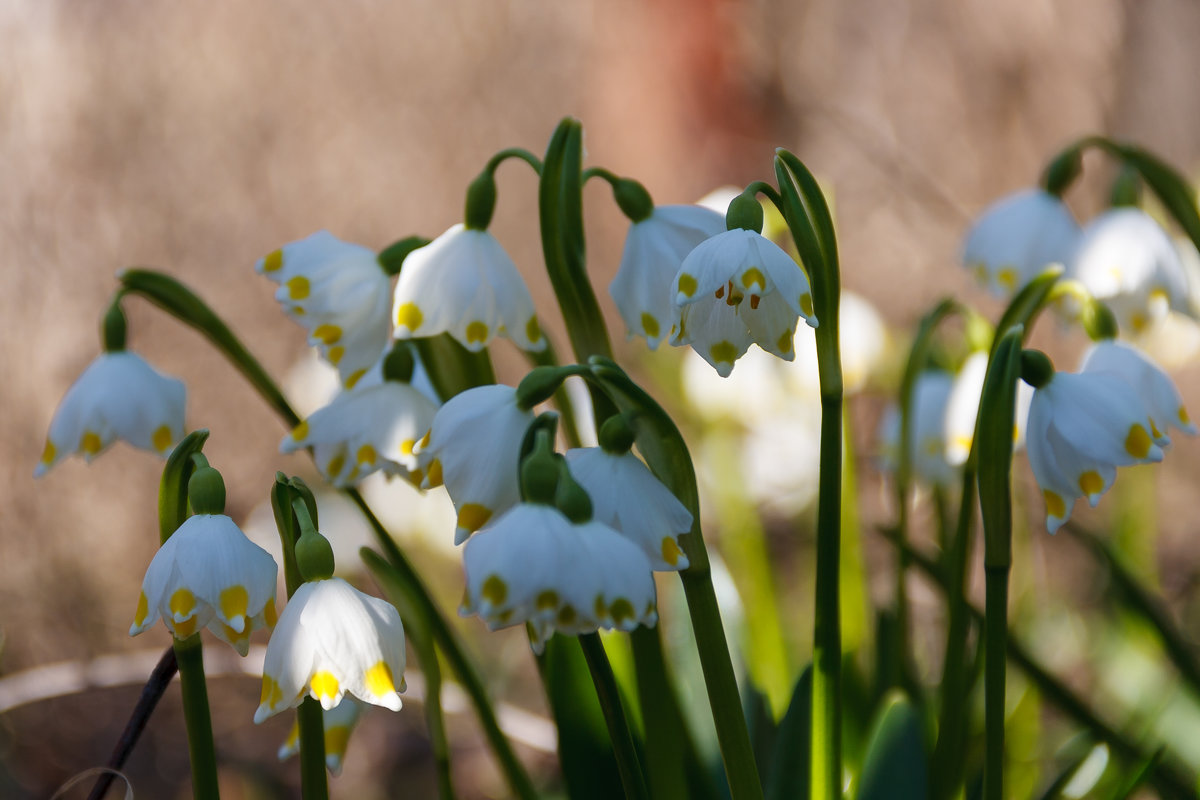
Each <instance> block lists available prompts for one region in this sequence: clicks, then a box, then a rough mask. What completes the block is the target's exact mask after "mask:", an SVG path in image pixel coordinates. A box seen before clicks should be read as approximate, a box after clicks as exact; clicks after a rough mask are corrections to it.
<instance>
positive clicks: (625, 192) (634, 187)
mask: <svg viewBox="0 0 1200 800" xmlns="http://www.w3.org/2000/svg"><path fill="white" fill-rule="evenodd" d="M613 198H614V199H615V200H616V201H617V205H618V206H620V207H621V211H622V212H623V213H624V214H625V216H627V217H629V221H630V222H634V223H637V222H641V221H642V220H644V219H647V218H649V216H650V215H651V214H653V213H654V201H653V200H652V199H651V198H650V193H649V192H647V191H646V187H644V186H642V185H641V184H640V183H638V182H637V181H635V180H631V179H629V178H621V179H620V180H617V181H615V182H614V183H613Z"/></svg>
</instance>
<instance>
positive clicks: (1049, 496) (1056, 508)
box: [1042, 489, 1067, 519]
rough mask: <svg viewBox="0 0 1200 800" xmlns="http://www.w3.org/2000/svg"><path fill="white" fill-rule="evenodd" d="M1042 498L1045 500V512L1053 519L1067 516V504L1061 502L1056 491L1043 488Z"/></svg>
mask: <svg viewBox="0 0 1200 800" xmlns="http://www.w3.org/2000/svg"><path fill="white" fill-rule="evenodd" d="M1042 498H1043V499H1044V500H1045V501H1046V513H1047V514H1049V515H1050V516H1052V517H1054V518H1055V519H1063V518H1064V517H1066V516H1067V504H1066V503H1064V502H1063V499H1062V496H1061V495H1059V494H1058V493H1057V492H1052V491H1050V490H1049V489H1043V490H1042Z"/></svg>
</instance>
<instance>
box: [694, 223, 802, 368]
mask: <svg viewBox="0 0 1200 800" xmlns="http://www.w3.org/2000/svg"><path fill="white" fill-rule="evenodd" d="M801 316H803V317H804V319H805V321H806V322H807V323H808V324H809V325H811V326H812V327H814V328H815V327H816V326H817V318H816V317H815V316H814V314H813V300H812V293H811V292H810V290H809V285H808V278H807V277H806V276H805V275H804V270H802V269H801V268H800V266H799V265H798V264H797V263H796V262H795V261H794V260H793V259H792V257H791V256H789V255H788V254H787V253H785V252H784V251H783V250H782V249H780V247H779V246H778V245H776V244H775V243H773V242H771V241H770V240H768V239H766V238H764V237H763V236H762V234H759V233H755V232H754V231H750V230H746V229H744V228H736V229H734V230H728V231H725V232H724V233H721V234H718V235H716V236H713V237H712V238H710V239H706V240H705V241H704V242H702V243H701V244H699V245H698V246H697V247H696V249H695V250H693V251H692V252H691V253H689V254H688V257H687V258H685V259H684V261H683V264H682V265H681V266H680V268H679V272H678V273H677V274H676V275H675V280H674V281H673V282H672V285H671V344H675V345H684V344H690V345H691V346H692V347H693V348H694V349H695V351H696V352H697V353H699V354H700V355H701V356H702V357H703V358H704V360H705V361H707V362H708V363H709V364H711V365H712V366H713V368H714V369H716V370H717V372H718V373H720V374H721V376H722V377H725V376H727V375H729V373H730V372H732V371H733V365H734V362H735V361H737V359H738V358H740V357H741V356H742V355H743V354H744V353H745V352H746V350H747V349H749V347H750V344H751V343H757V344H758V346H759V347H761V348H762V349H764V350H766V351H767V352H768V353H772V354H774V355H777V356H779V357H780V358H782V359H785V360H787V361H791V360H792V359H793V358H795V355H796V354H795V348H794V345H793V339H794V337H795V334H796V322H797V320H798V319H799V318H800V317H801Z"/></svg>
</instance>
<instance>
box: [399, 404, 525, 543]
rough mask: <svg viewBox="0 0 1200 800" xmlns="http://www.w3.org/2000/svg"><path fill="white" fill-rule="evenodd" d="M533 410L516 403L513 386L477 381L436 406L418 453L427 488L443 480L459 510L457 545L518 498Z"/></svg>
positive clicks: (456, 508)
mask: <svg viewBox="0 0 1200 800" xmlns="http://www.w3.org/2000/svg"><path fill="white" fill-rule="evenodd" d="M531 422H533V412H532V411H530V410H529V409H525V408H521V407H520V406H519V405H518V403H517V390H516V389H514V388H513V387H511V386H504V385H500V384H496V385H491V386H477V387H475V388H474V389H468V390H467V391H465V392H462V393H461V394H458V395H455V396H454V397H452V398H451V399H450V400H449V401H447V402H446V404H445V405H444V406H442V407H441V408H440V409H438V412H437V414H436V415H435V416H434V418H433V426H432V427H431V428H430V430H429V436H428V439H427V440H423V441H422V442H421V444H420V447H419V450H418V453H417V456H418V463H419V465H420V469H421V471H422V474H423V475H424V480H423V481H422V483H421V487H422V488H424V489H429V488H432V487H434V486H441V485H445V487H446V491H447V492H448V493H449V495H450V499H451V500H452V501H454V509H455V511H456V512H457V514H458V522H457V525H456V529H455V534H454V541H455V544H461V543H462V542H464V541H466V539H467V537H468V536H470V535H471V534H472V533H474V532H475V531H477V530H479V529H480V528H482V527H483V526H484V525H486V524H487V522H488V520H490V519H492V518H493V517H494V516H497V515H499V514H500V513H502V512H504V511H506V510H508V509H510V508H512V507H513V506H515V505H516V504H517V503H518V502H520V500H521V486H520V479H519V476H518V469H517V467H518V463H517V462H518V459H519V458H520V455H521V441H522V440H523V439H524V438H525V432H526V431H527V430H528V428H529V424H530V423H531Z"/></svg>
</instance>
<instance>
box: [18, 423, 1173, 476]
mask: <svg viewBox="0 0 1200 800" xmlns="http://www.w3.org/2000/svg"><path fill="white" fill-rule="evenodd" d="M1180 411H1181V412H1182V411H1183V409H1180ZM1184 413H1186V412H1184ZM57 455H58V448H57V447H55V446H54V442H52V441H50V440H49V439H47V440H46V446H45V447H44V448H42V463H43V464H52V463H54V458H55V456H57Z"/></svg>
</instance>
